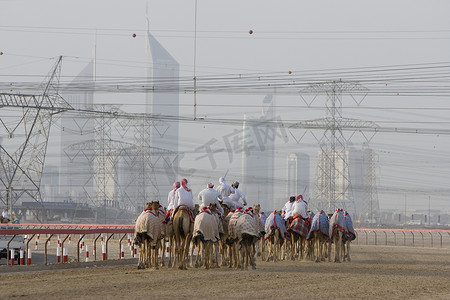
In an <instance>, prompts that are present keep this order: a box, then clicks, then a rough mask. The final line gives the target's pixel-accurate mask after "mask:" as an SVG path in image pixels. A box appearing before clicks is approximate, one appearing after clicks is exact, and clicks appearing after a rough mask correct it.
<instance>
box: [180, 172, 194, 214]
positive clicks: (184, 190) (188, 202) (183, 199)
mask: <svg viewBox="0 0 450 300" xmlns="http://www.w3.org/2000/svg"><path fill="white" fill-rule="evenodd" d="M187 182H188V181H187V179H186V178H183V179H182V180H181V187H180V188H179V189H177V191H176V192H175V199H176V204H175V208H178V206H186V207H189V208H190V209H191V210H192V211H193V210H194V209H195V206H194V196H193V195H192V190H191V189H190V188H188V187H187Z"/></svg>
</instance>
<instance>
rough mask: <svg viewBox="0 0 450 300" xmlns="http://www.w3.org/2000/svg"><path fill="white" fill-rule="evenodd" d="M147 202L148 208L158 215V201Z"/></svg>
mask: <svg viewBox="0 0 450 300" xmlns="http://www.w3.org/2000/svg"><path fill="white" fill-rule="evenodd" d="M149 204H150V208H151V209H152V210H153V211H154V212H155V214H156V215H159V201H152V202H150V203H149Z"/></svg>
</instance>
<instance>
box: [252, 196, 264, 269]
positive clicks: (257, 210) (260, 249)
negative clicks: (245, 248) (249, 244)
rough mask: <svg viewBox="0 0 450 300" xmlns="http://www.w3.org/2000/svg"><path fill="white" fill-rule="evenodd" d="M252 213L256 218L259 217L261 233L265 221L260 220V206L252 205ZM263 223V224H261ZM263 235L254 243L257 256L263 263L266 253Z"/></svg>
mask: <svg viewBox="0 0 450 300" xmlns="http://www.w3.org/2000/svg"><path fill="white" fill-rule="evenodd" d="M253 211H254V212H255V214H256V215H257V216H259V220H260V223H261V225H262V228H263V231H264V228H265V227H264V225H265V223H266V220H265V219H264V220H263V219H262V218H261V205H260V204H255V205H253ZM263 221H264V223H263ZM264 235H265V233H264V234H261V236H260V238H259V239H258V242H257V243H256V247H257V249H256V253H257V255H258V256H259V255H261V260H263V261H264V259H265V253H266V241H265V240H264Z"/></svg>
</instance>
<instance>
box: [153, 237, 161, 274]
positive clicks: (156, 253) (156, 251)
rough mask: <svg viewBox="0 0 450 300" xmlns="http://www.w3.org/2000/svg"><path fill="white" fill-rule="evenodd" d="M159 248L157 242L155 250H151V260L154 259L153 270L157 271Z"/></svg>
mask: <svg viewBox="0 0 450 300" xmlns="http://www.w3.org/2000/svg"><path fill="white" fill-rule="evenodd" d="M159 246H161V241H158V242H157V243H156V245H155V248H154V249H153V251H154V252H153V259H154V265H155V270H158V269H159V263H158V252H159Z"/></svg>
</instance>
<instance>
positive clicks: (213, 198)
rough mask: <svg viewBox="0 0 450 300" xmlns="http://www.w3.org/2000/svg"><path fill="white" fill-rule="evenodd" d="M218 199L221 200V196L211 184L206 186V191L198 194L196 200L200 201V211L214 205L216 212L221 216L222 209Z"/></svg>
mask: <svg viewBox="0 0 450 300" xmlns="http://www.w3.org/2000/svg"><path fill="white" fill-rule="evenodd" d="M219 199H220V200H222V195H221V194H220V193H219V192H218V191H216V190H215V189H214V184H212V183H211V182H210V183H208V184H207V187H206V189H204V190H202V191H201V192H200V193H198V200H200V201H202V204H201V205H200V211H201V210H202V209H203V207H206V206H210V205H211V204H216V206H217V211H218V212H219V213H220V215H221V216H223V208H222V205H220V202H219Z"/></svg>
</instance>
